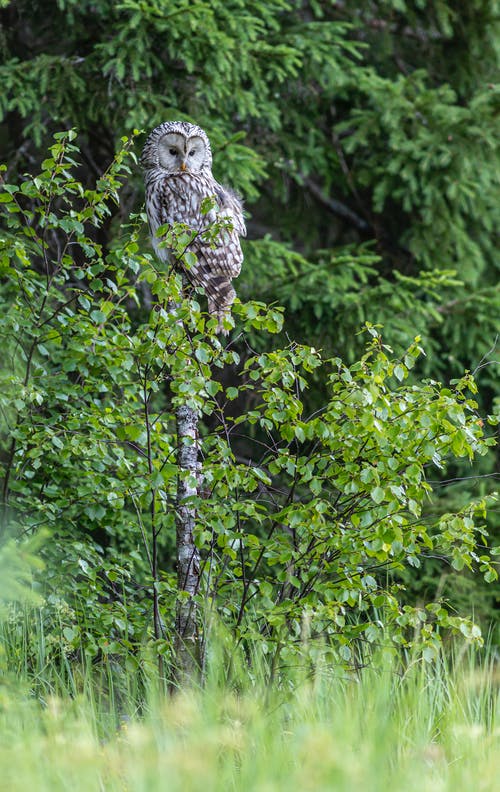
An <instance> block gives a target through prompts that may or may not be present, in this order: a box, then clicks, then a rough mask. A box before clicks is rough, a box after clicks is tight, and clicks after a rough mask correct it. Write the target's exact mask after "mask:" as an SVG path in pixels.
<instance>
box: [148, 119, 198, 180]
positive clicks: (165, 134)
mask: <svg viewBox="0 0 500 792" xmlns="http://www.w3.org/2000/svg"><path fill="white" fill-rule="evenodd" d="M140 162H141V165H142V167H143V168H144V169H145V170H149V169H150V168H161V169H162V170H164V171H165V172H166V173H168V174H174V173H183V172H189V173H201V172H202V171H204V170H207V171H210V170H211V167H212V152H211V149H210V141H209V139H208V137H207V135H206V134H205V132H204V131H203V129H201V128H200V127H199V126H196V125H195V124H189V123H188V122H187V121H165V123H164V124H160V126H157V127H156V129H153V131H152V132H151V134H150V135H149V137H148V139H147V140H146V143H145V145H144V149H143V152H142V156H141V160H140Z"/></svg>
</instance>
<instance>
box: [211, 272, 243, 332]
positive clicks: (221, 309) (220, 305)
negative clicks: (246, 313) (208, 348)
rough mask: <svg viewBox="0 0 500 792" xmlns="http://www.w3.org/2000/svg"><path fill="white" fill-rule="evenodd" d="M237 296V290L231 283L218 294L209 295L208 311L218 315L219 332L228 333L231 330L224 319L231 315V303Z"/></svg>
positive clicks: (212, 314)
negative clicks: (225, 324)
mask: <svg viewBox="0 0 500 792" xmlns="http://www.w3.org/2000/svg"><path fill="white" fill-rule="evenodd" d="M235 297H236V292H235V290H234V289H233V287H232V286H231V284H230V283H227V288H226V289H224V290H222V289H221V290H219V291H218V293H217V295H213V296H212V295H211V296H209V297H208V313H209V314H210V315H211V316H216V317H217V333H221V334H222V335H228V334H229V330H226V328H225V327H224V324H223V322H224V319H226V318H227V317H229V316H231V305H232V304H233V302H234V299H235Z"/></svg>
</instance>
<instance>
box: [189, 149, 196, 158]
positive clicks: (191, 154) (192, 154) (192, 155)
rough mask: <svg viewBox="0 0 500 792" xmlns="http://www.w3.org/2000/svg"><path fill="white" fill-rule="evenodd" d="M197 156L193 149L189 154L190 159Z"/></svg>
mask: <svg viewBox="0 0 500 792" xmlns="http://www.w3.org/2000/svg"><path fill="white" fill-rule="evenodd" d="M195 154H196V149H193V150H192V151H190V152H189V156H190V157H194V155H195Z"/></svg>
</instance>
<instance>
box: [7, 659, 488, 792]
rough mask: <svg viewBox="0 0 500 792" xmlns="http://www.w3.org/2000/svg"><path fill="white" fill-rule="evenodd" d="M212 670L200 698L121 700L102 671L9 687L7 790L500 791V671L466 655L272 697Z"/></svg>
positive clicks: (16, 678)
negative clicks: (230, 682) (235, 683)
mask: <svg viewBox="0 0 500 792" xmlns="http://www.w3.org/2000/svg"><path fill="white" fill-rule="evenodd" d="M5 657H6V656H5V654H4V660H5ZM217 663H218V660H217V659H215V660H214V664H215V665H214V668H215V672H216V673H215V674H214V677H213V678H209V679H208V680H207V684H206V686H205V687H204V689H194V690H191V691H186V692H182V693H178V694H177V695H175V696H173V697H168V696H165V697H160V696H159V695H158V694H157V692H155V685H154V683H153V682H151V681H150V682H146V683H143V684H142V686H141V685H139V684H138V679H137V676H136V675H135V676H134V675H132V674H129V675H127V679H125V683H126V684H125V685H124V680H123V679H122V680H121V682H120V683H119V686H118V687H119V688H120V690H119V691H118V689H117V690H113V684H111V683H112V680H113V677H114V675H113V674H112V673H111V672H110V673H108V674H104V675H101V677H99V679H98V680H97V679H96V676H95V669H94V671H93V672H91V671H86V672H82V671H80V672H79V673H78V675H77V674H76V671H75V670H74V669H73V670H72V669H71V667H68V668H66V671H65V672H64V673H62V674H61V673H60V672H57V673H56V672H55V669H54V667H49V666H48V665H46V666H45V667H42V668H38V669H37V670H36V671H35V673H33V672H32V673H31V677H30V676H29V675H27V674H25V673H24V672H22V673H19V670H17V671H16V674H15V675H14V674H13V673H12V674H11V675H10V676H9V675H7V676H6V678H5V680H4V683H3V684H2V685H0V790H1V791H2V792H4V790H5V792H21V791H22V792H24V791H25V790H26V791H28V790H30V792H31V791H32V790H34V791H35V792H45V790H50V792H56V791H57V790H61V792H62V790H64V792H66V791H67V790H72V791H74V792H79V791H80V790H81V791H82V792H93V790H98V791H99V792H100V791H101V790H106V792H107V791H108V790H109V791H110V792H114V791H115V790H116V791H117V792H118V790H119V791H120V792H125V791H127V792H136V791H137V792H139V791H140V792H156V790H158V791H160V790H162V792H164V791H165V790H167V792H176V791H177V790H179V792H197V791H198V790H199V792H219V790H220V791H221V792H226V790H241V791H242V792H250V791H251V790H258V792H274V791H278V790H300V791H301V792H302V791H303V790H304V791H307V790H311V792H322V790H325V792H327V790H328V791H330V790H334V791H335V792H337V790H338V792H344V791H345V792H357V790H362V791H363V792H378V791H379V790H380V792H386V790H391V792H395V791H398V790H401V792H403V791H406V790H408V792H410V791H412V792H413V790H418V792H441V790H442V791H443V792H444V791H445V790H450V792H451V790H453V792H456V790H459V792H467V790H471V792H488V791H489V790H491V792H497V790H498V789H499V786H500V704H499V696H498V683H499V678H498V670H496V669H495V665H494V663H493V662H489V663H487V664H483V666H481V665H480V664H479V662H478V660H476V661H474V662H473V661H472V660H471V659H470V658H465V659H464V658H463V657H462V659H461V660H457V661H456V662H455V667H454V669H450V668H449V667H447V665H446V663H445V662H444V660H443V659H441V660H440V661H439V662H437V663H434V664H424V663H421V662H419V663H414V664H410V666H409V667H408V668H407V670H406V672H405V673H404V674H398V673H396V671H395V670H394V668H392V667H391V666H385V667H384V665H383V663H382V662H379V663H376V664H375V665H374V667H373V668H371V669H366V670H365V671H364V672H362V674H361V676H360V677H358V678H348V677H346V676H345V675H344V674H343V673H342V672H341V671H340V670H339V669H334V668H329V667H327V666H324V667H318V668H317V669H316V671H315V672H314V673H309V675H308V677H306V676H304V675H303V674H302V675H300V674H299V675H297V674H296V675H295V676H293V677H292V676H288V677H285V678H283V679H282V682H281V684H280V685H279V686H278V685H277V686H275V687H274V688H272V689H269V688H266V687H264V686H263V685H259V683H258V682H254V683H253V684H250V682H248V681H247V682H246V683H245V682H243V681H242V680H243V677H242V675H241V674H240V675H239V684H238V692H237V691H236V690H235V689H231V686H229V685H228V684H227V683H224V682H221V681H220V678H221V677H223V676H224V674H223V673H222V672H221V673H218V672H217V667H216V666H217ZM219 671H220V669H219ZM496 674H497V676H495V675H496ZM257 676H258V673H257ZM20 680H23V681H20ZM140 688H141V689H142V694H143V701H142V705H141V707H140V708H139V705H138V703H137V702H138V701H139V698H140V696H139V689H140ZM127 690H128V694H127Z"/></svg>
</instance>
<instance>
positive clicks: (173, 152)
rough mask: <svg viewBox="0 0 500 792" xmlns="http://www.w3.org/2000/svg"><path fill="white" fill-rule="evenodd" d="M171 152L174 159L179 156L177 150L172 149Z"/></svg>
mask: <svg viewBox="0 0 500 792" xmlns="http://www.w3.org/2000/svg"><path fill="white" fill-rule="evenodd" d="M169 151H170V153H171V154H172V156H173V157H175V155H176V154H177V149H174V148H171V149H169Z"/></svg>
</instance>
